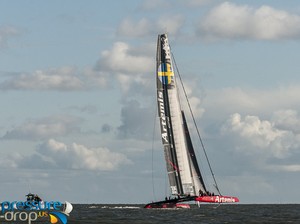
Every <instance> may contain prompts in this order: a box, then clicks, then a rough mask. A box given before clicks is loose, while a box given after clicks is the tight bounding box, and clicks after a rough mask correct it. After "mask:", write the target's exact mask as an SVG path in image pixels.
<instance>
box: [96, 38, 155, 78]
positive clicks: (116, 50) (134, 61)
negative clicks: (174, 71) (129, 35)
mask: <svg viewBox="0 0 300 224" xmlns="http://www.w3.org/2000/svg"><path fill="white" fill-rule="evenodd" d="M133 51H134V49H132V48H131V47H130V46H129V45H128V44H126V43H124V42H117V43H115V44H114V45H113V48H112V49H111V50H110V51H108V50H106V51H103V52H102V53H101V59H100V60H99V62H98V64H97V68H98V69H99V70H105V71H110V72H119V73H137V72H138V73H141V72H149V71H151V68H152V67H153V59H152V58H150V57H146V56H144V55H135V54H133V53H132V52H133Z"/></svg>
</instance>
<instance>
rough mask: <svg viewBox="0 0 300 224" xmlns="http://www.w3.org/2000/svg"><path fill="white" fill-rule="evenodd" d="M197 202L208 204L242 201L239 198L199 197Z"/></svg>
mask: <svg viewBox="0 0 300 224" xmlns="http://www.w3.org/2000/svg"><path fill="white" fill-rule="evenodd" d="M195 201H199V202H206V203H236V202H239V201H240V200H239V199H238V198H237V197H231V196H219V195H217V196H199V197H197V198H196V199H195Z"/></svg>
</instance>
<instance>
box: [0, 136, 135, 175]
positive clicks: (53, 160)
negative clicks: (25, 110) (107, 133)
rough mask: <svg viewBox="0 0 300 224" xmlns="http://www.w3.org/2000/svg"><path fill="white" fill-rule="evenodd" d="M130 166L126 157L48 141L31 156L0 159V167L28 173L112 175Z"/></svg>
mask: <svg viewBox="0 0 300 224" xmlns="http://www.w3.org/2000/svg"><path fill="white" fill-rule="evenodd" d="M131 163H132V162H131V161H130V160H129V159H128V158H127V157H126V155H124V154H122V153H118V152H112V151H111V150H109V149H107V148H100V147H99V148H89V147H86V146H84V145H80V144H77V143H73V144H71V145H66V144H65V143H62V142H59V141H56V140H54V139H50V140H48V141H47V142H45V143H43V144H41V145H40V146H39V147H38V148H37V150H36V151H35V153H34V154H32V155H29V156H23V155H21V154H18V153H15V154H12V155H2V156H1V159H0V166H1V167H6V168H28V169H74V170H98V171H112V170H116V169H118V168H119V167H120V166H121V165H128V164H131Z"/></svg>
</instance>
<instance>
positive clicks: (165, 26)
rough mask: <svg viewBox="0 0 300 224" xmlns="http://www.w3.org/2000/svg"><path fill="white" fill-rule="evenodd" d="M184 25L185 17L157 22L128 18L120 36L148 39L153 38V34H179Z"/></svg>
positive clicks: (173, 17)
mask: <svg viewBox="0 0 300 224" xmlns="http://www.w3.org/2000/svg"><path fill="white" fill-rule="evenodd" d="M183 25H184V17H183V16H182V15H172V16H163V17H160V18H158V20H157V21H151V20H149V19H146V18H142V19H140V20H139V21H136V20H133V19H130V18H126V19H124V20H123V21H122V22H121V24H120V26H119V28H118V31H117V32H118V34H119V35H124V36H129V37H146V36H153V33H165V32H167V33H169V34H172V35H175V34H177V33H178V32H179V31H180V29H181V28H182V27H183Z"/></svg>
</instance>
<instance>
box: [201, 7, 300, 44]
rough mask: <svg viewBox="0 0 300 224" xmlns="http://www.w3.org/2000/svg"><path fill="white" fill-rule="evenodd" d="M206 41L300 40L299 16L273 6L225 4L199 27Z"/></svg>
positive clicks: (213, 11)
mask: <svg viewBox="0 0 300 224" xmlns="http://www.w3.org/2000/svg"><path fill="white" fill-rule="evenodd" d="M198 33H199V34H200V35H201V36H204V37H205V38H207V39H212V40H213V39H223V38H225V39H259V40H277V39H298V38H299V37H300V16H299V15H295V14H290V13H288V12H286V11H283V10H277V9H274V8H272V7H270V6H266V5H264V6H261V7H260V8H257V9H255V8H252V7H250V6H247V5H236V4H234V3H230V2H224V3H222V4H221V5H219V6H217V7H215V8H214V9H212V10H211V11H210V12H209V13H208V15H207V16H206V17H205V18H204V19H203V18H202V19H201V21H200V22H199V24H198Z"/></svg>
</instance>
